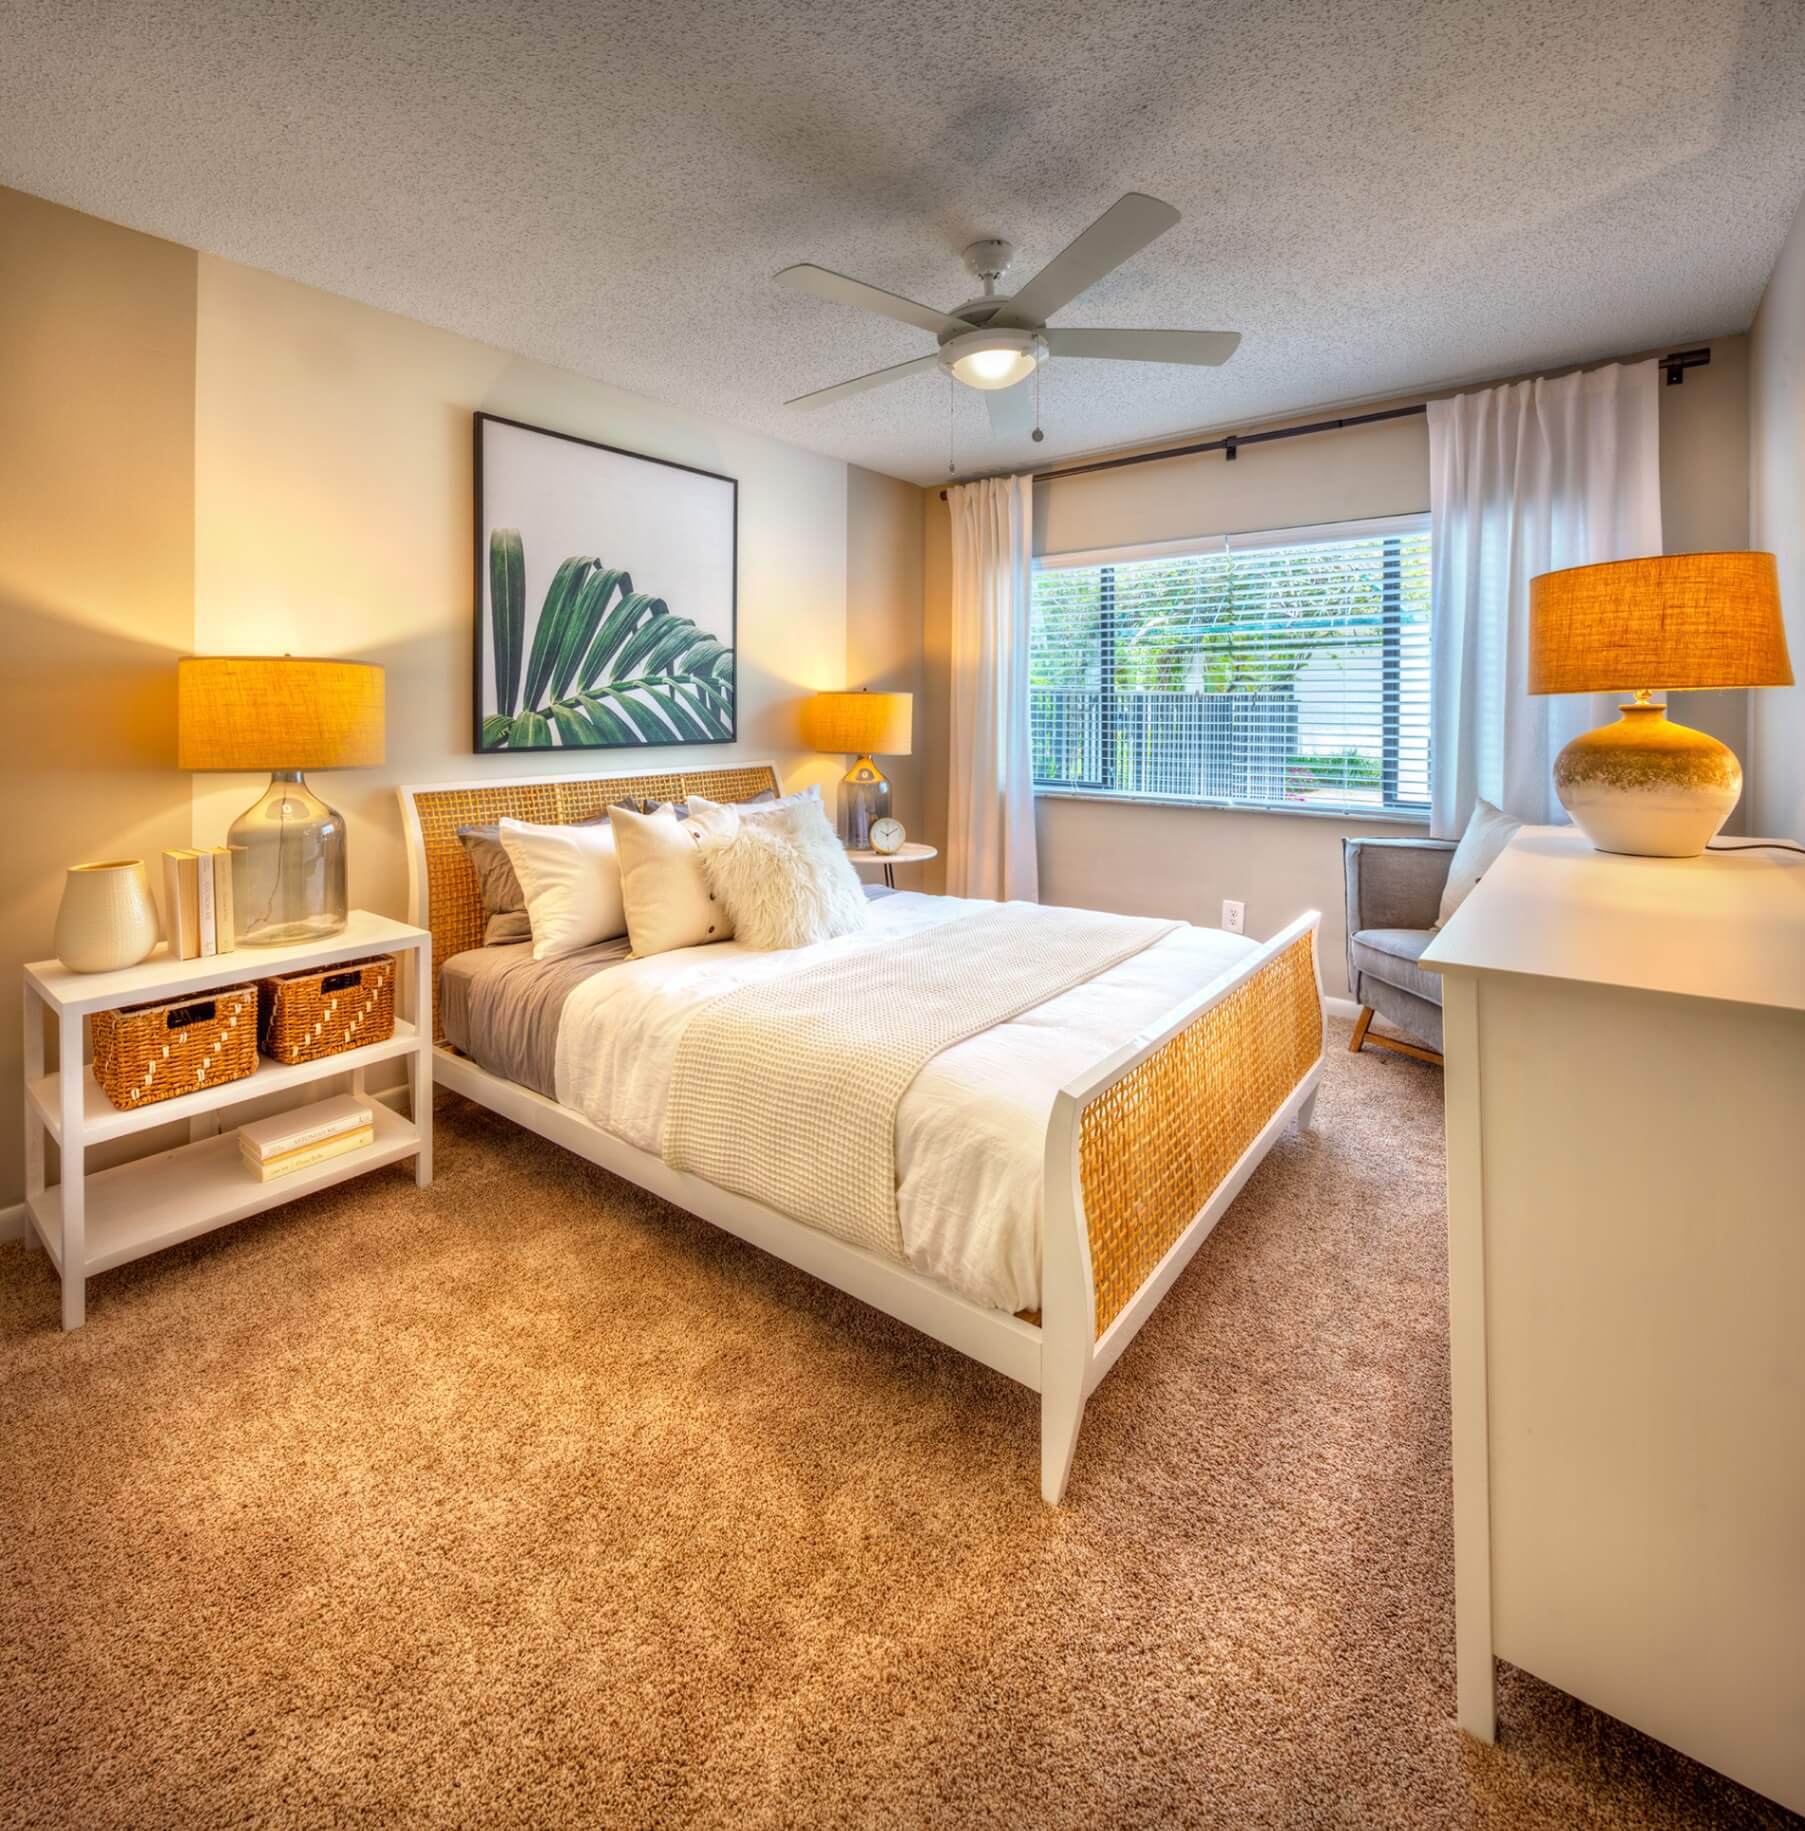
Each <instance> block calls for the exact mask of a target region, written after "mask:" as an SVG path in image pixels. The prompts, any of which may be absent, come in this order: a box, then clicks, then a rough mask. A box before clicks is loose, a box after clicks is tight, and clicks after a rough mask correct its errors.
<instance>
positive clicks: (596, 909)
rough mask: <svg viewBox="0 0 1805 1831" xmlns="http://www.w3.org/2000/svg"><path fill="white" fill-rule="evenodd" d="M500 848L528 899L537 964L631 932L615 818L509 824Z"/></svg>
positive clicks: (505, 824) (504, 824) (504, 823)
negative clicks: (583, 823)
mask: <svg viewBox="0 0 1805 1831" xmlns="http://www.w3.org/2000/svg"><path fill="white" fill-rule="evenodd" d="M615 811H616V812H617V813H618V812H619V811H620V810H618V809H616V810H615ZM501 844H502V850H503V851H505V852H506V853H507V855H508V863H509V864H511V865H512V866H513V867H514V875H515V876H516V877H517V878H519V880H520V890H521V894H522V895H523V896H524V897H525V899H526V913H527V919H528V921H529V922H530V923H531V924H532V929H533V958H534V959H535V960H557V959H560V958H562V957H563V956H564V955H565V954H574V953H576V952H577V950H578V949H579V948H584V947H592V946H593V945H594V944H595V943H596V942H597V941H608V940H611V939H612V938H613V937H614V936H616V935H624V934H625V933H626V932H627V914H626V909H625V907H624V905H623V903H622V901H621V879H620V861H619V859H618V858H617V857H616V855H615V842H614V823H613V821H612V820H604V821H602V822H601V823H600V824H599V825H596V826H533V825H531V824H529V823H528V822H527V821H524V820H504V821H502V822H501Z"/></svg>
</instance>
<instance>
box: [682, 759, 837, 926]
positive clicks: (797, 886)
mask: <svg viewBox="0 0 1805 1831" xmlns="http://www.w3.org/2000/svg"><path fill="white" fill-rule="evenodd" d="M689 805H690V811H691V812H692V813H694V812H695V811H696V809H697V808H698V807H702V808H704V809H707V808H709V806H710V804H709V803H707V802H702V801H699V799H698V798H697V797H696V796H694V795H692V796H691V797H690V803H689ZM716 811H731V810H716ZM698 850H699V851H700V853H701V858H702V869H703V871H704V873H705V874H706V875H707V878H708V882H709V886H710V888H711V889H712V890H713V891H714V893H715V895H716V896H718V897H719V898H720V900H721V902H722V903H723V904H724V905H725V906H726V909H727V912H728V914H729V915H730V916H731V917H732V918H733V925H734V931H735V933H736V934H737V935H738V936H739V938H740V940H742V941H744V942H745V943H746V945H747V946H748V947H758V948H767V949H768V948H777V947H807V946H808V945H809V944H810V943H811V942H813V941H830V940H832V939H833V938H834V936H836V935H847V934H852V933H854V932H855V931H856V930H858V929H861V928H866V927H869V926H870V923H871V906H870V904H869V903H868V902H867V901H866V898H865V888H864V886H863V885H862V884H861V883H860V882H859V877H858V873H857V872H856V871H854V870H853V868H852V863H851V861H850V860H849V859H848V858H847V856H846V848H845V847H844V846H842V845H841V844H840V842H839V840H838V839H836V838H835V837H834V831H833V828H832V827H830V826H829V825H828V824H827V813H826V810H825V809H824V808H823V807H822V805H821V802H820V800H819V798H817V799H815V800H812V801H811V800H808V799H806V798H803V797H800V796H799V797H797V799H796V800H795V801H793V802H790V803H788V804H787V805H786V804H779V805H778V806H777V807H775V808H759V809H756V810H755V811H754V812H753V813H751V814H748V815H745V816H743V817H741V818H740V819H738V820H736V821H735V822H734V823H733V824H732V825H731V826H729V825H728V824H727V823H726V822H724V821H711V822H710V825H709V827H708V829H707V830H706V831H705V832H704V833H703V834H702V837H701V839H700V841H699V845H698Z"/></svg>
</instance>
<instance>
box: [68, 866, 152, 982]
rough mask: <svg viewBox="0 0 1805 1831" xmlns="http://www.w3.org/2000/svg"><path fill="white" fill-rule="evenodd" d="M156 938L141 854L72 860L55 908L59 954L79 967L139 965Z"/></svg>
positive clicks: (84, 969)
mask: <svg viewBox="0 0 1805 1831" xmlns="http://www.w3.org/2000/svg"><path fill="white" fill-rule="evenodd" d="M156 944H157V906H156V904H155V903H153V902H152V901H151V898H150V874H149V872H147V871H146V870H145V869H144V860H143V859H141V858H112V859H108V860H106V861H105V862H104V863H101V864H97V865H71V866H70V867H69V875H68V878H67V880H66V881H65V882H64V884H63V903H62V907H61V908H60V909H59V910H58V911H57V912H56V957H57V958H58V959H59V960H60V961H62V963H63V965H64V966H66V967H68V968H69V970H70V971H71V972H74V973H111V972H116V971H117V970H118V969H119V968H120V967H122V966H136V965H137V964H138V962H139V961H140V960H142V959H143V958H144V957H145V955H146V954H148V953H149V952H150V950H151V949H152V948H153V947H155V946H156Z"/></svg>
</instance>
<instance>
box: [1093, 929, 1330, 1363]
mask: <svg viewBox="0 0 1805 1831" xmlns="http://www.w3.org/2000/svg"><path fill="white" fill-rule="evenodd" d="M1322 1035H1323V1031H1322V993H1321V991H1320V990H1319V989H1318V986H1317V981H1316V935H1315V932H1314V931H1313V930H1311V931H1307V932H1305V933H1304V934H1301V935H1299V936H1298V937H1297V938H1296V939H1295V940H1294V941H1292V942H1290V944H1289V945H1288V946H1286V947H1285V948H1284V950H1283V951H1282V952H1280V953H1276V954H1274V955H1273V956H1272V957H1271V958H1270V959H1269V960H1267V961H1266V962H1265V963H1264V964H1263V965H1262V966H1261V967H1260V968H1259V969H1258V971H1257V972H1256V973H1255V974H1254V976H1253V977H1252V978H1251V979H1247V980H1244V981H1242V983H1241V984H1239V985H1237V986H1236V987H1235V988H1234V990H1233V991H1231V992H1230V993H1229V994H1228V996H1227V997H1225V998H1224V999H1223V1000H1222V1002H1221V1003H1220V1004H1216V1005H1212V1006H1211V1007H1210V1008H1209V1009H1208V1010H1206V1011H1204V1012H1203V1013H1202V1014H1201V1015H1200V1016H1198V1017H1197V1018H1196V1019H1195V1020H1194V1021H1193V1022H1192V1023H1190V1024H1188V1025H1186V1027H1185V1028H1184V1029H1182V1030H1180V1031H1179V1032H1178V1034H1177V1035H1176V1036H1174V1037H1172V1038H1171V1039H1170V1040H1169V1041H1168V1042H1166V1043H1164V1044H1163V1045H1162V1046H1161V1047H1160V1048H1158V1049H1157V1050H1155V1051H1154V1053H1153V1054H1152V1055H1149V1056H1147V1057H1146V1058H1145V1059H1144V1060H1143V1061H1141V1062H1138V1063H1137V1064H1136V1065H1135V1066H1134V1067H1133V1068H1131V1069H1129V1070H1128V1072H1127V1073H1126V1074H1124V1075H1123V1076H1122V1078H1121V1079H1120V1080H1119V1081H1116V1082H1115V1083H1114V1084H1113V1085H1112V1086H1110V1087H1107V1088H1105V1089H1104V1090H1103V1092H1101V1093H1099V1094H1097V1095H1096V1096H1095V1097H1094V1098H1093V1099H1092V1100H1090V1101H1089V1102H1088V1103H1087V1104H1086V1105H1085V1107H1084V1110H1083V1113H1082V1115H1081V1117H1080V1119H1079V1123H1078V1184H1079V1188H1080V1189H1081V1190H1082V1192H1083V1196H1084V1222H1085V1233H1086V1238H1087V1240H1088V1243H1089V1247H1090V1266H1091V1289H1092V1291H1093V1292H1094V1294H1095V1302H1096V1312H1097V1313H1096V1319H1095V1322H1094V1324H1093V1328H1094V1331H1095V1334H1096V1336H1097V1338H1098V1339H1099V1340H1101V1339H1102V1337H1103V1336H1104V1335H1105V1334H1107V1333H1108V1331H1109V1326H1110V1324H1111V1323H1113V1322H1114V1321H1115V1319H1116V1318H1117V1317H1118V1316H1119V1315H1121V1313H1122V1312H1123V1311H1124V1310H1125V1309H1126V1308H1127V1307H1128V1305H1129V1303H1130V1302H1131V1301H1132V1300H1133V1298H1134V1295H1135V1293H1136V1292H1137V1291H1138V1290H1139V1289H1140V1288H1141V1286H1142V1285H1144V1284H1145V1283H1146V1282H1147V1280H1148V1279H1149V1278H1150V1277H1151V1276H1152V1275H1153V1272H1154V1270H1155V1268H1156V1267H1157V1266H1158V1265H1159V1262H1160V1261H1161V1260H1162V1259H1163V1258H1165V1256H1166V1254H1167V1253H1169V1252H1170V1251H1171V1250H1172V1248H1173V1247H1174V1246H1175V1245H1176V1244H1177V1243H1178V1240H1179V1237H1180V1236H1181V1235H1182V1234H1183V1233H1184V1231H1185V1229H1186V1228H1187V1227H1189V1226H1190V1224H1191V1222H1192V1221H1193V1220H1195V1219H1196V1217H1197V1215H1198V1213H1199V1211H1200V1210H1201V1209H1202V1208H1203V1207H1204V1206H1205V1205H1206V1204H1207V1203H1208V1201H1209V1199H1210V1196H1211V1195H1212V1194H1213V1193H1214V1192H1215V1191H1216V1189H1218V1188H1219V1187H1220V1186H1221V1184H1222V1181H1223V1179H1224V1178H1225V1177H1226V1176H1227V1175H1228V1174H1229V1172H1230V1171H1231V1170H1233V1169H1234V1167H1235V1165H1236V1164H1237V1163H1239V1162H1240V1160H1241V1159H1242V1157H1243V1156H1245V1155H1246V1153H1247V1150H1248V1147H1249V1146H1250V1145H1252V1144H1253V1142H1254V1140H1255V1139H1256V1138H1258V1137H1259V1135H1260V1133H1261V1132H1262V1131H1264V1130H1265V1128H1266V1126H1267V1124H1268V1123H1269V1122H1270V1120H1271V1119H1272V1117H1273V1115H1274V1114H1275V1113H1276V1112H1278V1110H1279V1108H1280V1107H1282V1106H1283V1105H1284V1104H1285V1101H1286V1100H1287V1099H1288V1098H1289V1096H1290V1094H1291V1092H1292V1090H1293V1089H1294V1088H1295V1087H1296V1086H1297V1084H1298V1083H1299V1082H1300V1081H1301V1080H1302V1079H1303V1078H1304V1076H1305V1075H1306V1074H1308V1073H1309V1071H1310V1069H1311V1067H1312V1066H1313V1065H1314V1064H1315V1063H1316V1062H1318V1061H1320V1060H1321V1059H1322Z"/></svg>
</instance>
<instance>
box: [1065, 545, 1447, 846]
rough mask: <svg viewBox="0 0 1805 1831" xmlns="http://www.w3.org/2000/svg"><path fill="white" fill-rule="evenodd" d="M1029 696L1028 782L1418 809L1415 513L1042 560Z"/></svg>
mask: <svg viewBox="0 0 1805 1831" xmlns="http://www.w3.org/2000/svg"><path fill="white" fill-rule="evenodd" d="M1029 681H1030V688H1029V691H1030V694H1031V700H1032V705H1031V712H1032V721H1031V722H1032V730H1033V745H1034V780H1035V784H1036V786H1038V787H1042V788H1050V789H1060V788H1064V789H1074V790H1084V791H1086V792H1088V793H1093V794H1099V793H1100V794H1119V795H1134V796H1144V797H1153V798H1157V799H1166V800H1175V801H1206V802H1214V803H1227V804H1229V805H1233V806H1243V807H1267V808H1304V809H1317V810H1321V811H1324V812H1329V813H1360V812H1362V811H1365V812H1376V811H1394V812H1399V813H1424V814H1426V813H1427V811H1428V803H1429V527H1428V517H1427V516H1426V515H1412V516H1401V517H1395V518H1393V519H1390V520H1386V521H1369V522H1345V523H1341V524H1339V525H1336V526H1331V527H1323V528H1288V529H1281V530H1279V531H1278V532H1275V533H1270V534H1236V535H1229V536H1226V537H1224V538H1221V539H1216V540H1212V541H1208V542H1202V541H1192V542H1186V543H1173V544H1171V545H1170V546H1165V547H1158V548H1147V547H1142V548H1135V549H1125V550H1122V551H1120V552H1115V553H1107V554H1105V553H1082V554H1068V555H1063V556H1055V557H1051V558H1048V559H1046V560H1043V561H1041V562H1039V564H1038V566H1037V568H1036V573H1035V580H1034V609H1033V623H1032V636H1031V642H1030V661H1029Z"/></svg>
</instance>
